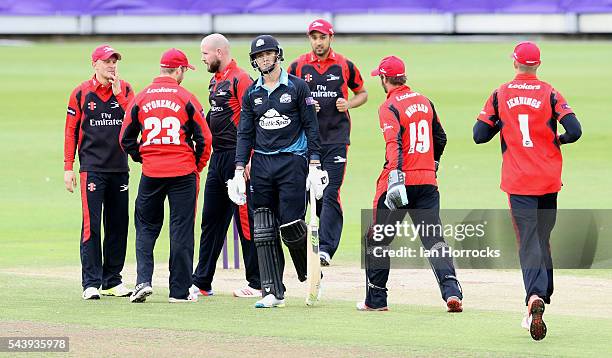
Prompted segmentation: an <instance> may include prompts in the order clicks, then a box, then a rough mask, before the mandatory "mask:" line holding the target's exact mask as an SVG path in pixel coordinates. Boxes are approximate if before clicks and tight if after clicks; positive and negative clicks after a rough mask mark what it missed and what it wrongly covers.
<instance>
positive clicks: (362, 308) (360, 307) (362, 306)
mask: <svg viewBox="0 0 612 358" xmlns="http://www.w3.org/2000/svg"><path fill="white" fill-rule="evenodd" d="M355 308H357V311H379V312H382V311H388V310H389V307H387V306H385V307H380V308H372V307H369V306H368V305H366V304H365V301H359V302H357V304H356V305H355Z"/></svg>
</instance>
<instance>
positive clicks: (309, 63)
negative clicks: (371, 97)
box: [289, 19, 368, 266]
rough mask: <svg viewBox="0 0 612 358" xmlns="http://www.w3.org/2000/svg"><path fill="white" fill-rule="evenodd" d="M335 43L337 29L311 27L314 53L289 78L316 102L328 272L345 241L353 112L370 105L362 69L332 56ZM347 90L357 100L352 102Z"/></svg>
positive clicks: (293, 66)
mask: <svg viewBox="0 0 612 358" xmlns="http://www.w3.org/2000/svg"><path fill="white" fill-rule="evenodd" d="M333 37H334V29H333V27H332V25H331V24H330V23H329V22H327V21H325V20H323V19H317V20H315V21H313V22H312V23H310V25H309V26H308V38H309V39H310V45H311V47H312V51H311V52H308V53H306V54H303V55H301V56H300V57H298V58H297V59H296V60H295V61H294V62H293V63H292V64H291V65H290V66H289V73H290V74H292V75H295V76H297V77H300V78H301V79H303V80H304V81H306V83H307V84H308V86H309V88H310V93H311V94H312V97H313V99H314V100H315V101H316V102H317V103H316V108H317V118H318V121H319V132H320V135H321V166H322V168H323V170H325V171H327V172H328V173H329V185H328V186H327V188H326V189H325V192H324V193H323V198H322V199H321V200H317V215H318V216H319V218H320V226H321V227H320V229H319V240H320V251H319V255H320V258H321V265H323V266H329V264H330V262H331V258H332V257H333V256H334V254H335V253H336V250H337V249H338V245H339V244H340V237H341V235H342V224H343V217H342V204H341V201H340V187H341V186H342V182H343V181H344V174H345V172H346V159H347V158H346V156H347V152H348V146H349V144H350V138H349V136H350V131H351V117H350V115H349V109H350V108H355V107H359V106H361V105H362V104H364V103H365V102H366V101H367V99H368V94H367V92H366V90H365V88H364V87H363V79H362V78H361V74H360V72H359V69H357V67H356V66H355V65H354V64H353V62H351V61H350V60H349V59H347V58H346V57H344V56H342V55H340V54H339V53H336V52H334V51H333V50H332V48H331V43H332V40H333ZM349 89H350V90H351V92H353V94H354V95H353V97H351V98H350V99H349Z"/></svg>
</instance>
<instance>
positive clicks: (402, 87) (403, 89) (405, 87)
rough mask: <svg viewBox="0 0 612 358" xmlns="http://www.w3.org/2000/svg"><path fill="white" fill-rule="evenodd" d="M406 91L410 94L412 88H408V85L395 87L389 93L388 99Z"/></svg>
mask: <svg viewBox="0 0 612 358" xmlns="http://www.w3.org/2000/svg"><path fill="white" fill-rule="evenodd" d="M404 91H406V92H409V91H410V87H408V86H407V85H401V86H398V87H395V88H394V89H392V90H391V91H389V93H387V98H389V97H391V96H392V95H395V94H396V93H397V92H404Z"/></svg>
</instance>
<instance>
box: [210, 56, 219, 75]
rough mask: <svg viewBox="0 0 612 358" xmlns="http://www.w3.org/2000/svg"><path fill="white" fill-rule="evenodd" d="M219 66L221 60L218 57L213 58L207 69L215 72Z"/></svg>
mask: <svg viewBox="0 0 612 358" xmlns="http://www.w3.org/2000/svg"><path fill="white" fill-rule="evenodd" d="M220 66H221V61H219V59H218V58H216V59H214V60H213V61H212V62H211V63H209V64H208V66H207V70H208V72H210V73H216V72H217V71H219V67H220Z"/></svg>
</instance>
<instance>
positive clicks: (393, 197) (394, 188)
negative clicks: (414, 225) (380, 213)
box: [385, 169, 408, 210]
mask: <svg viewBox="0 0 612 358" xmlns="http://www.w3.org/2000/svg"><path fill="white" fill-rule="evenodd" d="M385 205H386V206H387V207H388V208H389V209H390V210H395V209H398V208H401V207H404V206H406V205H408V194H407V193H406V184H405V175H404V172H402V171H400V170H397V169H396V170H392V171H391V172H390V173H389V178H388V180H387V197H386V198H385Z"/></svg>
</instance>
